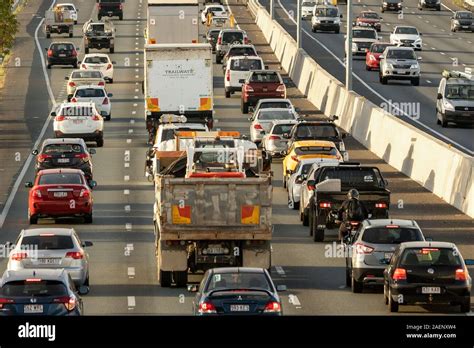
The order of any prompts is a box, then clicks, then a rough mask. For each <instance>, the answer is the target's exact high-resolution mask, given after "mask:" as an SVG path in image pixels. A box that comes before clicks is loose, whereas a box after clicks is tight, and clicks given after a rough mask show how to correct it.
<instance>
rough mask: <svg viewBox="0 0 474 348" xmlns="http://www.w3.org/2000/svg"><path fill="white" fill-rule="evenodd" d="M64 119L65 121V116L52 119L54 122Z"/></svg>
mask: <svg viewBox="0 0 474 348" xmlns="http://www.w3.org/2000/svg"><path fill="white" fill-rule="evenodd" d="M65 119H66V116H63V115H59V116H56V117H55V118H54V120H55V121H58V122H60V121H64V120H65Z"/></svg>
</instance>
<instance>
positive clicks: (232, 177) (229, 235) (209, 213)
mask: <svg viewBox="0 0 474 348" xmlns="http://www.w3.org/2000/svg"><path fill="white" fill-rule="evenodd" d="M195 145H196V144H195ZM244 156H245V153H244V149H243V147H239V148H212V147H207V146H204V147H201V148H195V147H193V146H190V147H188V148H187V151H186V157H187V167H186V175H185V177H175V176H173V175H167V174H165V175H162V174H160V175H158V176H157V177H156V180H155V205H154V219H153V220H154V227H155V228H154V231H155V246H156V258H157V271H158V279H159V282H160V284H161V286H162V287H169V286H171V284H172V283H175V284H176V286H178V287H183V286H186V284H187V279H188V273H193V274H194V273H199V272H204V271H206V270H207V269H210V268H214V267H222V266H242V267H260V268H266V269H270V267H271V245H270V243H271V240H272V230H273V227H272V222H271V216H272V186H271V175H270V174H266V173H261V174H260V175H258V176H255V177H247V176H246V174H245V169H244ZM219 158H221V159H220V160H219ZM223 162H225V163H223Z"/></svg>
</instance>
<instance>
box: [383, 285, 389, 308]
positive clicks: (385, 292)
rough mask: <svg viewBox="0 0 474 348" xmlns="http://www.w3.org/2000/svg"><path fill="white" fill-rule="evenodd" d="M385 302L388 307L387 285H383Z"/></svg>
mask: <svg viewBox="0 0 474 348" xmlns="http://www.w3.org/2000/svg"><path fill="white" fill-rule="evenodd" d="M383 302H384V303H385V305H388V297H387V288H386V286H385V284H384V285H383Z"/></svg>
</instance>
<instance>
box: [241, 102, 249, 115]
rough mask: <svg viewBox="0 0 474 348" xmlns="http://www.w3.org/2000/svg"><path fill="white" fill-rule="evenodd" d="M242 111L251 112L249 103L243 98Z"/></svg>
mask: <svg viewBox="0 0 474 348" xmlns="http://www.w3.org/2000/svg"><path fill="white" fill-rule="evenodd" d="M241 111H242V113H243V114H248V113H249V104H248V103H246V102H244V101H243V100H242V107H241Z"/></svg>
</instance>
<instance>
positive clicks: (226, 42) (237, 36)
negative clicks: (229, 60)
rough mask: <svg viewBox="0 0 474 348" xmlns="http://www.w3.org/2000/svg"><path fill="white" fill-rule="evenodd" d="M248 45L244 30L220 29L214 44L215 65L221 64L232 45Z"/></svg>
mask: <svg viewBox="0 0 474 348" xmlns="http://www.w3.org/2000/svg"><path fill="white" fill-rule="evenodd" d="M248 43H250V41H249V39H248V36H247V33H246V32H245V30H240V29H222V30H221V31H220V32H219V36H218V37H217V44H216V63H217V64H221V63H222V59H223V58H224V56H225V55H226V53H227V51H228V50H229V48H230V47H231V46H232V45H238V44H245V45H246V44H248Z"/></svg>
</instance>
